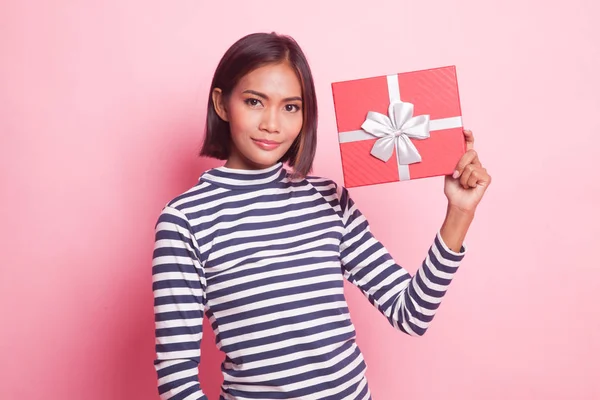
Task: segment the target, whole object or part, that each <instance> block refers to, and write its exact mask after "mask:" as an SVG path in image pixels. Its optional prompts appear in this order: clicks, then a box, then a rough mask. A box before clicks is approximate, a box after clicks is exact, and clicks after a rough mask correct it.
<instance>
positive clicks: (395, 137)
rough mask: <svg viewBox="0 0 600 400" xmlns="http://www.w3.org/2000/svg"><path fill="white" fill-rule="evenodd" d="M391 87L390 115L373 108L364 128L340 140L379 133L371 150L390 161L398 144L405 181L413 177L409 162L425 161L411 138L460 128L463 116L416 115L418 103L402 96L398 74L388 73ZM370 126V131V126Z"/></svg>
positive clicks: (401, 176)
mask: <svg viewBox="0 0 600 400" xmlns="http://www.w3.org/2000/svg"><path fill="white" fill-rule="evenodd" d="M386 79H387V88H388V97H389V102H390V106H389V109H388V114H389V116H386V115H383V114H381V113H378V112H374V111H369V112H368V113H367V118H366V120H365V122H364V123H363V125H362V126H361V129H358V130H354V131H346V132H339V141H340V143H351V142H356V141H362V140H372V139H373V137H374V136H375V137H378V138H379V140H377V141H376V142H375V144H374V145H373V147H372V149H371V154H372V155H373V156H375V157H377V158H378V159H380V160H383V161H388V160H389V159H390V157H391V156H392V154H393V150H394V148H396V161H397V164H398V177H399V179H400V180H401V181H404V180H409V179H410V170H409V166H408V165H409V164H411V163H415V162H419V161H421V155H420V154H419V152H418V151H417V149H416V148H415V146H414V144H413V143H412V141H411V140H410V138H415V139H425V138H428V137H429V132H430V131H431V132H434V131H439V130H445V129H451V128H460V127H462V126H463V124H462V117H460V116H456V117H449V118H440V119H433V120H430V116H429V115H419V116H417V117H413V112H414V106H413V105H412V104H411V103H406V102H403V101H402V100H401V99H400V85H399V82H398V75H397V74H392V75H387V76H386ZM365 128H366V129H369V131H367V130H366V129H365Z"/></svg>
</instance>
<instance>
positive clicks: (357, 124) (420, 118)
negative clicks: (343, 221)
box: [331, 66, 466, 187]
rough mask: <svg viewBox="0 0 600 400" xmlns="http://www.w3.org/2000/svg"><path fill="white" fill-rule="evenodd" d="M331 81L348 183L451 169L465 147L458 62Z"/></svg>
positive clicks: (376, 181)
mask: <svg viewBox="0 0 600 400" xmlns="http://www.w3.org/2000/svg"><path fill="white" fill-rule="evenodd" d="M331 87H332V92H333V100H334V105H335V116H336V120H337V129H338V135H339V143H340V153H341V157H342V168H343V174H344V184H345V186H346V187H356V186H365V185H375V184H380V183H388V182H397V181H404V180H409V179H419V178H427V177H433V176H442V175H450V174H452V172H453V171H454V169H455V167H456V164H457V163H458V161H459V160H460V158H461V157H462V155H463V154H464V153H465V151H466V149H465V139H464V135H463V128H462V126H463V124H462V114H461V109H460V99H459V95H458V83H457V78H456V68H455V67H454V66H449V67H442V68H434V69H427V70H421V71H413V72H405V73H400V74H394V75H387V76H378V77H372V78H365V79H356V80H350V81H343V82H334V83H332V85H331Z"/></svg>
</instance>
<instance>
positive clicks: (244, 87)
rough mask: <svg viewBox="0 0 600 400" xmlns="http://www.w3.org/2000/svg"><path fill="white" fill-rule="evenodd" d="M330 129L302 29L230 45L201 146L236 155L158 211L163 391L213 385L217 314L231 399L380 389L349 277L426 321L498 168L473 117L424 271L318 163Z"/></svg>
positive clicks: (197, 392) (340, 395) (184, 393)
mask: <svg viewBox="0 0 600 400" xmlns="http://www.w3.org/2000/svg"><path fill="white" fill-rule="evenodd" d="M316 130H317V101H316V99H315V89H314V84H313V79H312V75H311V71H310V68H309V65H308V63H307V61H306V59H305V57H304V55H303V53H302V51H301V49H300V48H299V47H298V45H297V44H296V42H295V41H294V40H293V39H291V38H289V37H285V36H279V35H276V34H252V35H249V36H246V37H244V38H242V39H240V40H239V41H238V42H236V43H235V44H234V45H233V46H232V47H231V48H230V49H229V50H228V51H227V52H226V53H225V55H224V56H223V59H222V60H221V62H220V63H219V65H218V67H217V69H216V72H215V75H214V79H213V82H212V85H211V92H210V97H209V102H208V110H207V120H206V137H205V141H204V145H203V148H202V151H201V154H202V155H204V156H208V157H214V158H217V159H221V160H226V162H225V165H224V166H223V167H219V168H214V169H211V170H209V171H206V172H204V173H203V174H202V175H201V176H200V179H199V181H198V183H197V184H196V185H194V186H193V187H192V188H190V189H189V190H187V191H186V192H185V193H183V194H181V195H179V196H177V197H175V198H174V199H172V200H171V201H170V202H169V203H168V204H167V205H166V206H165V208H164V209H163V210H162V212H161V213H160V216H159V218H158V221H157V224H156V244H155V250H154V254H153V269H152V272H153V293H154V310H155V316H156V318H155V319H156V360H155V367H156V371H157V374H158V389H159V393H160V395H161V398H162V399H173V400H174V399H177V400H180V399H186V400H195V399H206V395H205V394H204V392H203V391H202V389H201V385H200V383H199V382H198V364H199V362H200V343H201V340H202V319H203V317H204V315H205V314H206V315H207V317H208V319H209V321H210V323H211V324H212V328H213V330H214V332H215V334H216V341H217V346H218V347H219V348H220V350H222V351H223V352H224V353H225V356H226V358H225V361H224V363H223V365H222V372H223V376H224V382H223V385H222V387H221V395H220V399H332V400H334V399H335V400H341V399H348V400H362V399H370V398H371V396H370V392H369V388H368V385H367V381H366V378H365V370H366V365H365V362H364V360H363V357H362V355H361V352H360V349H359V348H358V347H357V345H356V342H355V330H354V327H353V325H352V322H351V320H350V316H349V313H348V306H347V304H346V301H345V298H344V292H343V279H344V278H345V279H347V280H348V281H349V282H352V283H353V284H354V285H356V286H357V287H358V288H359V289H360V290H361V291H362V292H363V293H364V295H365V296H366V297H367V299H368V300H369V301H370V303H371V304H372V305H373V306H374V307H376V308H377V309H378V310H379V311H380V312H381V313H382V314H383V316H384V317H385V318H387V320H388V321H389V323H390V324H391V325H392V326H393V327H394V328H396V329H398V330H400V331H402V332H404V333H406V334H409V335H423V334H424V333H425V331H426V330H427V328H428V326H429V324H430V322H431V320H432V318H433V316H434V314H435V312H436V309H437V308H438V306H439V304H440V301H441V299H442V297H443V295H444V293H445V292H446V289H447V287H448V285H449V284H450V281H451V279H452V277H453V275H454V273H455V272H456V271H457V268H458V266H459V263H460V261H461V260H462V258H463V257H464V255H465V248H464V246H463V239H464V238H465V235H466V233H467V229H468V227H469V225H470V223H471V222H472V220H473V216H474V213H475V208H476V207H477V205H478V203H479V202H480V200H481V198H482V196H483V194H484V192H485V190H486V188H487V187H488V185H489V184H490V181H491V179H490V176H489V175H488V174H487V172H486V170H485V169H484V168H483V167H482V165H481V163H480V161H479V160H478V157H477V155H476V153H475V151H474V150H473V135H472V133H471V132H469V131H465V138H466V143H467V147H468V151H467V152H466V154H465V155H464V157H463V158H462V159H461V160H460V162H459V163H458V165H457V169H456V172H455V174H454V176H452V177H450V176H448V177H446V180H445V188H444V192H445V195H446V197H447V199H448V207H447V214H446V218H445V220H444V221H443V223H442V224H441V226H440V229H439V231H438V232H436V234H435V235H432V238H433V242H432V245H431V247H430V250H429V251H428V253H427V254H425V257H424V261H423V263H422V265H421V267H420V269H419V270H418V272H417V273H416V274H415V275H414V276H412V277H411V276H410V275H409V274H408V272H407V271H406V270H405V269H403V268H402V267H401V266H399V265H398V264H397V263H395V262H394V260H393V259H392V257H391V256H390V254H389V253H388V252H387V250H386V249H385V248H384V246H383V245H382V244H381V243H380V242H378V241H377V239H375V238H374V237H373V235H372V234H371V232H370V230H369V225H368V222H367V220H366V219H365V217H364V216H363V215H362V214H361V212H360V211H359V209H358V208H357V206H356V205H355V204H354V202H353V201H352V199H351V198H350V196H349V194H348V191H347V190H346V189H345V188H343V187H340V186H338V185H337V184H336V183H335V182H333V181H331V180H328V179H325V178H319V177H311V176H308V174H309V172H310V171H311V166H312V163H313V158H314V155H315V148H316V144H317V136H316V135H317V133H316ZM284 163H285V164H287V165H288V166H289V169H290V171H289V172H288V170H287V169H286V168H284Z"/></svg>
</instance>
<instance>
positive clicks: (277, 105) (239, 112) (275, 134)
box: [213, 63, 302, 169]
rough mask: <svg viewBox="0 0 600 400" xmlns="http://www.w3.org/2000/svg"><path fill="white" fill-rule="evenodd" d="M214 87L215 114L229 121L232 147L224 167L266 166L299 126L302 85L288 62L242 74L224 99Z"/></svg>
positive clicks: (281, 152)
mask: <svg viewBox="0 0 600 400" xmlns="http://www.w3.org/2000/svg"><path fill="white" fill-rule="evenodd" d="M224 100H225V99H223V98H222V96H221V91H220V90H219V89H215V91H214V92H213V102H214V104H215V110H216V111H217V114H218V115H219V116H220V117H221V118H222V119H224V120H225V121H228V122H229V127H230V131H231V140H232V149H231V154H230V156H229V159H228V160H227V162H226V164H225V166H226V167H229V168H235V169H263V168H268V167H270V166H272V165H274V164H275V163H277V162H278V161H279V159H281V157H283V155H284V154H285V153H286V152H287V151H288V149H289V148H290V147H291V145H292V144H293V143H294V140H296V137H298V135H299V134H300V130H301V129H302V86H301V84H300V80H299V79H298V77H297V76H296V73H295V72H294V70H293V69H292V67H290V66H289V65H288V64H287V63H281V64H269V65H266V66H263V67H260V68H258V69H255V70H254V71H252V72H250V73H248V74H247V75H246V76H244V77H243V78H242V79H241V80H240V81H239V82H238V84H237V86H236V87H235V88H234V89H233V91H232V93H231V96H230V97H229V99H228V100H227V101H226V102H225V101H224Z"/></svg>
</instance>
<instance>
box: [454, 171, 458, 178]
mask: <svg viewBox="0 0 600 400" xmlns="http://www.w3.org/2000/svg"><path fill="white" fill-rule="evenodd" d="M458 175H459V172H458V171H454V173H453V174H452V177H453V178H454V179H456V178H458Z"/></svg>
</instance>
